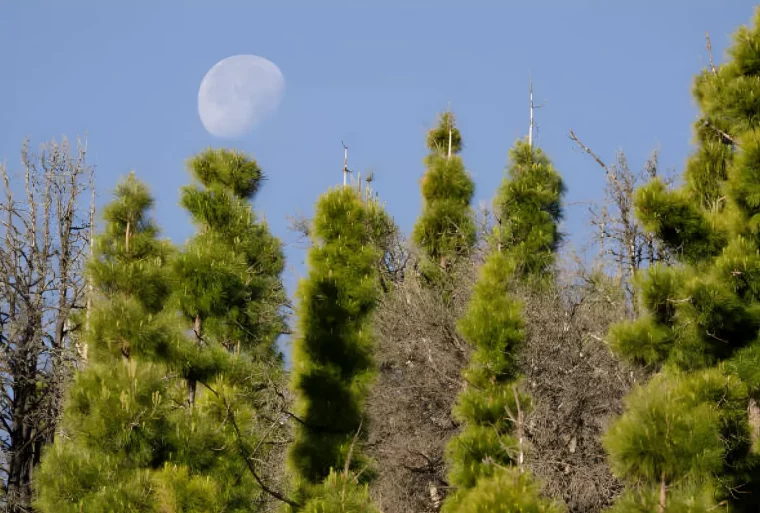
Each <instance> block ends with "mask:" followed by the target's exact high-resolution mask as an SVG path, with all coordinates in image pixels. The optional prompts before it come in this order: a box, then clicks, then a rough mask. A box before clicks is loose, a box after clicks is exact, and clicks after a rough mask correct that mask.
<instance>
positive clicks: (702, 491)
mask: <svg viewBox="0 0 760 513" xmlns="http://www.w3.org/2000/svg"><path fill="white" fill-rule="evenodd" d="M666 497H667V501H666V510H665V511H667V512H668V513H708V512H711V511H721V509H718V508H719V506H720V504H719V503H718V501H716V500H715V490H714V488H713V487H711V486H709V485H706V484H704V483H703V484H701V485H699V486H694V485H686V486H679V487H677V488H675V489H670V490H668V492H667V496H666ZM659 504H660V490H659V488H645V489H631V490H628V491H626V492H625V493H623V495H622V496H621V497H619V498H618V500H617V502H616V503H615V505H614V506H613V507H612V508H610V509H609V513H660V511H661V509H660V507H659Z"/></svg>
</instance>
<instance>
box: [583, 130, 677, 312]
mask: <svg viewBox="0 0 760 513" xmlns="http://www.w3.org/2000/svg"><path fill="white" fill-rule="evenodd" d="M570 139H572V140H573V141H574V142H575V143H576V144H577V145H578V146H579V147H580V148H581V149H582V150H583V151H584V152H586V153H587V154H588V155H590V156H591V158H593V159H594V161H595V162H596V163H597V164H599V166H600V167H601V168H602V169H604V174H605V187H604V203H603V205H602V206H601V207H591V208H590V213H591V224H592V225H593V226H594V228H595V230H596V232H597V235H596V238H597V241H598V244H599V261H598V262H597V267H598V268H599V269H602V270H608V271H611V274H614V275H615V276H616V277H617V279H618V280H619V282H620V285H621V286H622V287H624V289H625V291H626V295H627V298H628V304H629V313H630V314H631V315H636V314H637V312H638V307H637V298H636V291H635V289H634V288H633V285H632V283H631V280H632V279H633V276H634V275H635V274H636V272H637V271H638V270H639V269H640V268H642V267H645V266H648V265H650V264H652V263H654V262H658V261H663V260H667V259H668V255H667V253H666V251H664V249H663V248H662V247H661V245H659V244H658V241H657V240H656V239H655V238H654V237H653V235H652V234H651V233H648V232H647V231H646V230H644V229H643V227H642V226H641V224H640V223H639V221H638V220H637V219H636V216H635V212H634V196H635V193H636V189H638V188H639V187H640V186H641V185H643V184H644V183H645V182H646V181H648V180H652V179H654V178H657V177H658V176H659V169H658V163H657V153H656V152H655V153H653V154H652V156H651V157H650V158H649V159H648V160H647V162H646V164H645V166H644V169H643V170H641V171H639V172H636V171H632V170H631V168H630V167H629V166H628V160H627V159H626V156H625V154H624V153H623V152H618V154H617V162H616V163H615V164H613V165H608V164H606V163H605V162H604V161H603V160H602V159H601V158H600V157H599V156H598V155H597V154H596V153H594V151H593V150H591V148H589V147H588V146H586V145H585V144H584V143H583V142H581V140H580V139H579V138H578V136H577V135H575V133H574V132H573V131H572V130H570ZM665 179H666V181H667V182H669V181H670V179H669V178H668V177H667V176H666V177H665ZM610 267H612V269H609V268H610Z"/></svg>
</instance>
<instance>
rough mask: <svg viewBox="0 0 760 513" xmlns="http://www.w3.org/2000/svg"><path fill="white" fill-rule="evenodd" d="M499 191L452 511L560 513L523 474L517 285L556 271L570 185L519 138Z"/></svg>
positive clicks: (464, 325)
mask: <svg viewBox="0 0 760 513" xmlns="http://www.w3.org/2000/svg"><path fill="white" fill-rule="evenodd" d="M510 157H511V166H510V168H509V171H508V176H507V177H506V178H505V180H504V182H503V183H502V186H501V187H500V189H499V192H498V194H497V197H496V200H495V210H496V212H497V214H498V217H499V220H500V222H499V225H498V226H497V227H496V228H495V231H494V234H493V237H492V241H491V242H492V251H491V253H490V254H489V255H488V257H487V258H486V261H485V263H484V265H483V268H482V270H481V274H480V278H479V279H478V282H477V283H476V285H475V290H474V291H473V296H472V299H471V301H470V304H469V305H468V309H467V312H466V314H465V316H464V317H463V318H462V319H461V321H460V323H459V330H460V332H461V333H462V336H463V337H464V338H465V339H466V340H467V341H468V342H469V343H470V344H472V346H473V353H472V356H471V361H470V364H469V367H468V368H467V369H466V370H465V373H464V377H465V381H466V388H465V389H464V390H463V391H462V392H461V394H460V396H459V398H458V402H457V405H456V408H455V412H454V413H455V416H456V418H457V419H458V420H459V421H460V422H462V423H463V424H464V428H463V430H462V432H461V433H460V434H459V435H458V436H457V437H455V438H454V439H453V440H452V441H451V442H450V444H449V447H448V453H447V456H448V460H449V468H450V471H449V483H450V484H451V485H453V486H455V487H457V491H456V492H455V493H454V494H453V495H452V496H450V497H449V498H448V499H447V501H446V503H445V506H444V511H447V512H470V511H471V512H476V511H477V512H485V511H489V512H490V511H505V512H508V511H510V512H511V511H514V512H518V511H535V512H551V511H557V508H558V506H556V505H554V504H553V503H551V502H549V501H546V500H543V499H541V498H540V497H539V495H538V493H537V489H536V486H535V485H534V484H532V482H531V479H530V477H529V476H528V474H527V473H523V472H524V468H523V464H524V457H525V456H524V453H525V449H524V442H523V436H524V419H525V414H526V413H527V411H528V408H529V406H530V398H529V397H528V396H527V395H525V394H524V393H522V392H521V391H520V383H519V372H518V368H517V356H518V352H519V350H520V349H521V347H522V345H523V344H524V342H525V329H524V328H525V326H524V321H523V315H522V305H521V302H520V301H519V299H518V297H517V295H516V294H515V292H516V288H517V287H518V286H521V285H522V286H526V285H527V286H529V287H533V286H539V285H540V284H542V283H545V282H546V280H548V279H549V278H550V277H551V272H552V266H553V264H554V257H555V250H556V248H557V245H558V244H559V242H560V236H559V233H558V230H557V223H558V222H559V220H560V218H561V197H562V194H563V191H564V186H563V183H562V180H561V178H560V177H559V175H558V174H557V173H556V171H555V170H554V169H553V167H552V165H551V163H550V162H549V159H548V158H547V157H546V156H545V155H544V154H543V152H542V151H541V150H540V149H534V148H532V147H531V146H530V145H529V144H527V143H525V142H521V141H518V142H517V144H516V146H515V147H514V148H513V149H512V151H511V152H510Z"/></svg>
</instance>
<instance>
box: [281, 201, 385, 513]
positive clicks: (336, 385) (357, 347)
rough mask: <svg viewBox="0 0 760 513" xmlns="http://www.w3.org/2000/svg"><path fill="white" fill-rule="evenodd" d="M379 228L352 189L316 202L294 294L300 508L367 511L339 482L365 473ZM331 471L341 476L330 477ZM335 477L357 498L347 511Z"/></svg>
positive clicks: (376, 216)
mask: <svg viewBox="0 0 760 513" xmlns="http://www.w3.org/2000/svg"><path fill="white" fill-rule="evenodd" d="M386 225H387V218H386V216H385V214H384V213H383V211H382V209H381V208H380V206H379V205H378V204H377V203H376V202H374V201H367V202H364V201H363V200H362V197H361V195H360V193H359V192H358V191H357V190H356V189H355V188H353V187H342V188H337V189H333V190H331V191H329V192H328V193H326V194H324V195H323V196H322V197H321V198H320V199H319V201H318V202H317V205H316V209H315V214H314V221H313V228H312V230H311V235H312V239H313V246H312V248H311V249H310V250H309V254H308V267H309V276H308V278H306V279H304V280H302V281H301V283H300V284H299V288H298V293H297V297H298V306H297V311H298V329H297V335H296V338H295V341H294V345H293V370H292V386H293V390H294V391H295V394H296V398H297V399H296V405H295V409H296V412H295V413H296V415H297V417H298V418H299V419H300V422H299V423H298V424H297V425H296V433H295V441H294V443H293V445H292V447H291V450H290V457H289V462H290V467H291V469H292V471H293V473H294V474H295V477H296V489H297V491H298V493H297V495H298V500H299V502H301V504H304V503H306V501H310V502H308V503H306V505H305V506H304V508H305V510H306V511H315V512H316V511H325V512H327V511H357V512H358V511H372V509H371V507H370V505H369V504H368V503H367V500H366V497H365V496H364V495H363V494H364V492H363V491H362V490H361V489H356V488H355V487H354V485H353V484H347V482H346V480H349V481H350V480H351V479H352V477H349V474H350V471H352V470H354V469H356V470H358V471H359V472H360V474H361V476H362V479H363V480H366V479H367V478H368V477H369V476H370V471H368V470H367V469H366V468H365V467H366V465H367V464H368V462H367V460H366V458H365V457H363V456H362V454H361V451H360V447H359V445H360V442H361V439H362V438H363V433H365V432H366V425H365V424H366V423H365V422H364V420H363V419H364V415H363V406H364V400H365V397H366V395H367V389H368V387H369V385H370V381H371V379H372V378H373V376H374V370H375V369H374V364H373V361H372V329H371V325H370V320H371V319H370V316H371V314H372V312H373V310H374V308H375V305H376V303H377V301H378V299H379V296H380V288H379V283H378V272H377V262H378V259H379V257H380V250H379V249H378V248H377V246H376V244H375V243H374V242H373V241H375V240H378V238H379V236H380V234H381V233H380V232H381V230H384V229H385V227H386ZM357 435H358V436H357ZM347 462H348V463H347ZM338 470H343V474H341V476H342V477H341V476H337V474H334V475H331V472H333V471H338ZM336 476H337V477H336ZM336 479H342V480H343V484H341V486H349V487H350V488H351V490H352V491H351V493H352V494H358V495H356V496H355V497H354V499H352V501H353V502H352V504H354V505H353V506H351V508H349V509H346V510H343V509H336V508H337V504H338V503H336V502H335V501H336V500H337V499H336V496H335V488H336V486H338V485H337V484H336V482H335V480H336ZM362 497H364V498H362ZM341 500H343V499H341ZM360 504H364V506H361V507H359V506H358V505H360Z"/></svg>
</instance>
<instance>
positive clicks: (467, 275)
mask: <svg viewBox="0 0 760 513" xmlns="http://www.w3.org/2000/svg"><path fill="white" fill-rule="evenodd" d="M410 267H412V266H410ZM475 277H476V271H475V267H474V265H472V264H469V263H468V264H465V265H464V266H460V269H459V273H458V275H457V277H456V286H455V290H456V291H457V292H456V293H455V294H454V297H452V298H451V300H450V301H448V302H445V301H444V300H443V298H442V297H441V294H440V293H438V292H436V291H435V290H433V289H429V288H426V287H424V286H421V285H420V282H419V280H418V279H417V278H416V277H415V276H414V275H413V273H408V274H407V276H406V277H405V279H404V280H403V281H401V282H397V283H395V286H394V288H393V289H392V290H391V291H390V292H389V293H388V294H386V296H385V297H384V299H383V301H382V303H381V304H380V305H379V307H378V310H377V313H376V314H375V346H376V353H375V359H376V363H377V366H378V377H377V380H376V382H375V385H374V387H373V389H372V392H371V393H370V397H369V399H368V401H367V415H368V417H369V419H370V426H369V440H368V442H367V446H366V451H367V453H368V455H369V456H370V457H372V458H373V459H374V461H375V465H376V468H377V471H378V475H377V479H375V480H374V481H373V482H372V484H371V485H370V486H371V487H370V492H371V494H372V498H373V500H374V501H375V503H376V504H377V506H378V507H379V508H380V510H381V511H387V512H395V513H405V512H418V513H421V512H428V511H437V508H438V507H439V506H440V502H441V500H442V499H443V497H444V496H445V493H446V487H447V483H446V468H445V465H444V448H445V446H446V443H447V442H448V440H449V439H450V438H451V437H452V436H453V435H454V434H455V433H456V431H457V429H458V426H457V424H456V422H455V421H454V420H453V419H452V416H451V409H452V406H453V405H454V401H455V399H456V396H457V394H458V393H459V391H460V389H461V386H462V383H461V377H460V374H461V371H462V369H463V368H464V366H465V364H466V363H467V358H468V353H469V349H468V346H467V343H466V342H465V341H464V340H463V339H462V338H461V337H460V336H459V335H458V334H457V331H456V321H457V319H458V318H459V317H460V316H461V314H462V313H463V312H464V308H465V306H466V304H467V300H468V298H469V293H470V290H471V289H472V284H473V283H474V280H475Z"/></svg>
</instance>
